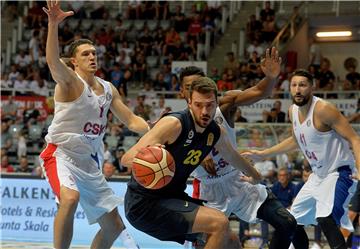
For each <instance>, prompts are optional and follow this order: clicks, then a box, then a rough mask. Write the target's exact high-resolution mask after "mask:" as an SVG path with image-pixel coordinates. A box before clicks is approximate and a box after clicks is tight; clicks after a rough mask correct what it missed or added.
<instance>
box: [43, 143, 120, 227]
mask: <svg viewBox="0 0 360 249" xmlns="http://www.w3.org/2000/svg"><path fill="white" fill-rule="evenodd" d="M81 161H82V162H84V158H83V159H81ZM40 162H41V166H42V168H43V171H44V173H45V176H46V179H47V181H48V182H49V184H50V186H51V188H52V190H53V192H54V194H55V196H56V202H57V203H59V199H60V187H61V186H64V187H67V188H70V189H73V190H75V191H78V192H79V193H80V205H81V206H82V208H83V209H84V212H85V214H86V216H87V219H88V222H89V224H93V223H96V222H97V220H98V219H99V218H100V217H101V216H102V215H103V214H105V213H108V212H110V211H112V210H113V209H114V208H116V207H117V206H118V205H119V204H120V203H122V202H123V201H122V200H121V198H119V197H117V196H115V194H114V192H113V191H112V189H111V188H110V187H109V185H108V183H107V182H106V180H105V178H104V176H103V174H102V172H101V170H100V167H99V166H98V162H96V160H95V159H94V158H91V157H90V156H89V160H88V163H87V164H86V165H85V166H84V168H85V169H86V170H84V169H81V168H80V167H78V166H77V165H78V164H77V163H76V160H73V159H71V158H69V157H68V156H67V155H66V154H64V153H63V152H62V151H61V149H59V148H58V147H57V146H56V145H54V144H48V145H47V146H46V148H45V150H44V151H43V152H42V153H41V154H40Z"/></svg>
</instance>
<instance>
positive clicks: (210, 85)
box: [189, 77, 218, 98]
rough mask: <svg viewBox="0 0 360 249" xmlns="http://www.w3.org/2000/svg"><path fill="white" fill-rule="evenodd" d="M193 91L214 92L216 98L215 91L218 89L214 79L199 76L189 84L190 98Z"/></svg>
mask: <svg viewBox="0 0 360 249" xmlns="http://www.w3.org/2000/svg"><path fill="white" fill-rule="evenodd" d="M194 91H196V92H199V93H210V92H213V93H214V94H215V97H216V98H217V93H218V89H217V86H216V83H215V81H213V80H212V79H210V78H209V77H200V78H198V79H196V80H194V81H193V82H192V83H191V86H190V89H189V92H190V98H191V97H192V94H193V92H194Z"/></svg>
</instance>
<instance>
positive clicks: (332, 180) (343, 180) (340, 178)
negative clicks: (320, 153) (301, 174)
mask: <svg viewBox="0 0 360 249" xmlns="http://www.w3.org/2000/svg"><path fill="white" fill-rule="evenodd" d="M336 173H337V174H336ZM336 173H333V174H329V175H328V176H327V177H326V178H325V179H324V180H323V181H322V182H321V185H320V186H319V189H323V190H325V189H326V188H328V186H329V185H332V186H334V188H332V189H331V190H330V191H328V193H327V194H326V195H322V196H319V200H317V202H316V210H317V212H316V220H317V222H318V224H319V226H320V227H321V230H322V231H323V233H324V235H325V237H326V239H327V241H328V243H329V245H330V247H331V248H339V249H340V248H341V249H342V248H344V249H345V248H346V243H345V239H344V236H343V235H342V233H341V231H340V226H343V227H345V228H348V227H350V228H352V224H351V221H350V219H349V217H348V204H349V201H350V198H351V195H352V194H351V193H353V189H354V188H355V185H354V182H353V180H352V179H351V178H350V177H349V175H351V170H350V168H349V167H348V166H343V167H340V168H338V172H336ZM324 192H325V191H324ZM327 207H329V208H328V209H326V208H327ZM323 210H326V211H327V212H323Z"/></svg>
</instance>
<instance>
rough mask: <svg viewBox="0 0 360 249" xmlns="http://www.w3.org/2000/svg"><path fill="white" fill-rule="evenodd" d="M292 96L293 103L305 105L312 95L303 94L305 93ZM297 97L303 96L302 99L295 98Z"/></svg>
mask: <svg viewBox="0 0 360 249" xmlns="http://www.w3.org/2000/svg"><path fill="white" fill-rule="evenodd" d="M291 97H292V100H293V103H294V104H295V105H297V106H304V105H306V104H307V103H308V102H309V100H310V95H308V96H303V95H295V96H291ZM296 97H302V100H301V101H297V100H296V99H295V98H296Z"/></svg>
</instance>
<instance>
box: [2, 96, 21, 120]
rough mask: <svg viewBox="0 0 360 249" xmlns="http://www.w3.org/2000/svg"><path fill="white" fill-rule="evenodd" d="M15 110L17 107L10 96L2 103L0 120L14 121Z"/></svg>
mask: <svg viewBox="0 0 360 249" xmlns="http://www.w3.org/2000/svg"><path fill="white" fill-rule="evenodd" d="M17 109H18V106H17V104H16V103H15V101H14V97H13V96H11V95H10V96H9V98H8V99H7V101H6V102H5V101H3V102H2V107H1V120H4V119H6V120H12V121H15V120H16V113H17Z"/></svg>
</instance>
